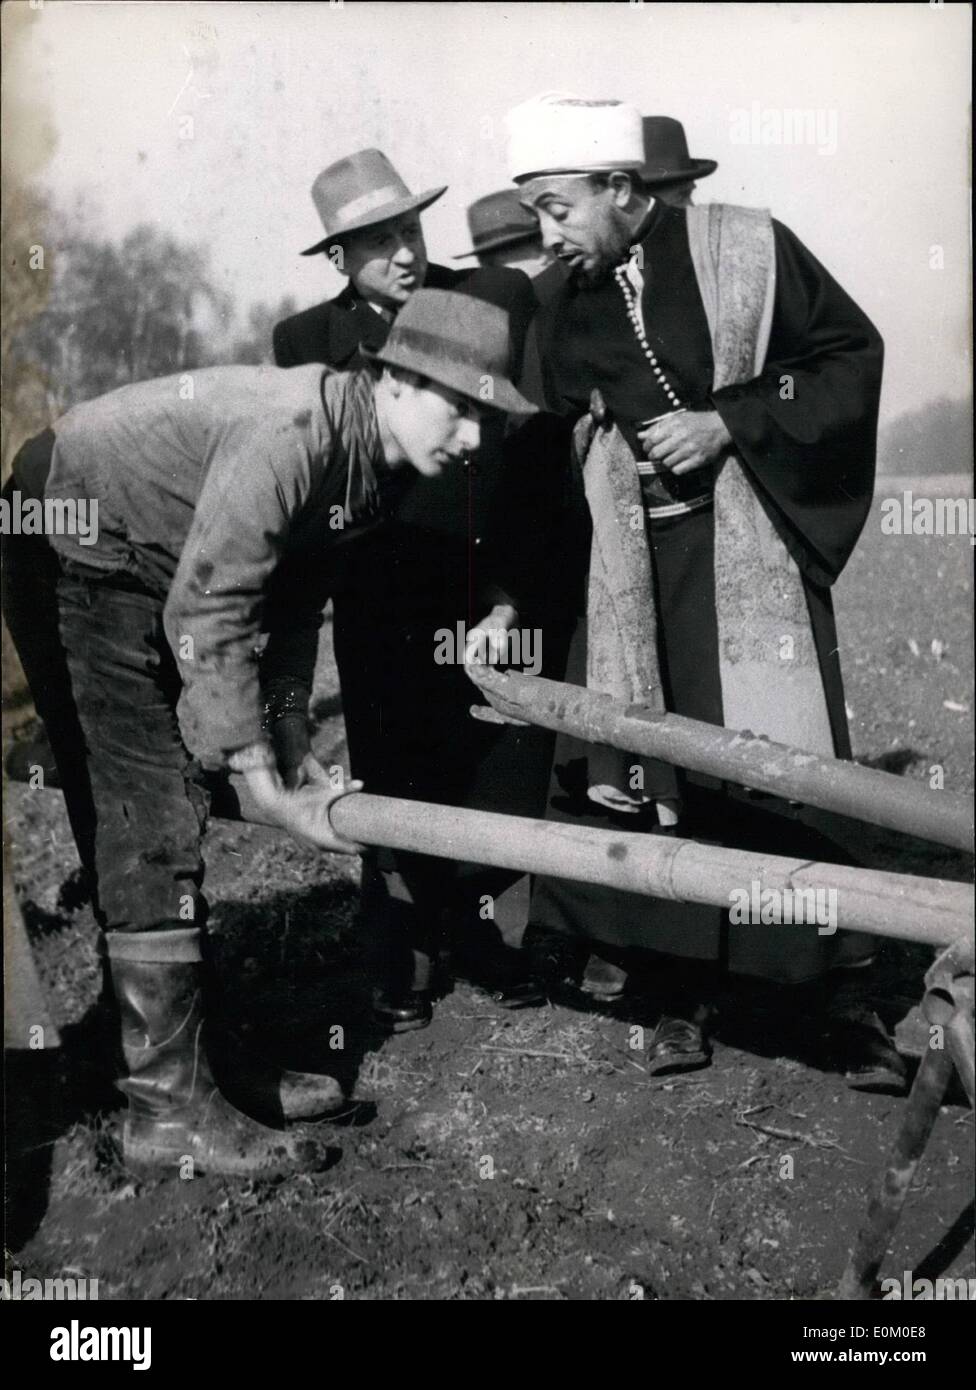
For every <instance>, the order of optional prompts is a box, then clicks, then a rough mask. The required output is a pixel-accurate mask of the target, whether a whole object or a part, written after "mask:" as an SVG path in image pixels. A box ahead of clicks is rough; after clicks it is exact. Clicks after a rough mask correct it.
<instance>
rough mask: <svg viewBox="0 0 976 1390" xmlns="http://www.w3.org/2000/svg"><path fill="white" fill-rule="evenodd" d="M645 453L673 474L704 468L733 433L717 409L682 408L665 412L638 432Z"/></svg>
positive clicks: (726, 445) (730, 441) (725, 445)
mask: <svg viewBox="0 0 976 1390" xmlns="http://www.w3.org/2000/svg"><path fill="white" fill-rule="evenodd" d="M637 438H638V439H639V440H640V442H641V445H642V447H643V449H644V453H645V454H646V455H647V457H648V458H649V459H653V460H654V462H655V463H662V464H664V466H665V468H667V469H668V471H669V472H671V473H674V474H675V475H680V474H682V473H691V472H693V471H694V470H695V469H696V468H707V467H708V465H709V464H710V463H714V462H715V460H716V459H717V458H718V457H719V455H720V454H721V452H722V450H723V449H726V448H727V447H728V446H729V445H730V444H731V443H732V436H731V435H730V434H729V432H728V430H727V429H726V428H725V422H724V421H723V419H722V417H721V415H719V413H718V411H717V410H701V411H698V410H695V411H690V410H685V411H676V412H675V413H674V414H673V415H666V416H665V417H664V419H663V420H657V421H655V423H654V424H653V425H648V427H647V429H646V430H643V431H642V432H641V433H639V434H638V436H637Z"/></svg>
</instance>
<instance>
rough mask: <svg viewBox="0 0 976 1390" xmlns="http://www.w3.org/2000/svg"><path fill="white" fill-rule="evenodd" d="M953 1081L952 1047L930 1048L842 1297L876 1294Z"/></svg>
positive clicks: (842, 1285)
mask: <svg viewBox="0 0 976 1390" xmlns="http://www.w3.org/2000/svg"><path fill="white" fill-rule="evenodd" d="M951 1079H952V1058H951V1056H950V1055H949V1052H948V1050H946V1049H945V1048H943V1049H938V1048H932V1047H927V1048H926V1049H925V1056H924V1057H923V1058H922V1061H921V1065H920V1066H919V1069H918V1072H917V1074H916V1077H915V1081H914V1083H913V1085H912V1089H911V1092H910V1094H909V1097H908V1100H907V1101H906V1102H905V1109H904V1111H903V1113H902V1122H901V1126H900V1127H899V1130H898V1137H897V1139H896V1140H895V1145H894V1149H893V1151H892V1154H891V1158H890V1159H889V1161H888V1166H887V1168H886V1169H885V1171H884V1173H883V1174H882V1177H881V1181H880V1183H879V1184H878V1186H877V1188H876V1189H875V1191H874V1192H873V1194H872V1196H871V1200H870V1202H869V1204H868V1212H867V1217H866V1219H865V1223H864V1225H863V1226H862V1228H861V1230H860V1231H859V1232H858V1236H857V1241H856V1243H855V1245H854V1249H853V1251H852V1252H851V1258H850V1260H849V1262H848V1265H847V1268H846V1269H845V1270H844V1273H843V1276H842V1278H841V1281H840V1284H839V1285H838V1288H837V1298H839V1299H858V1300H861V1299H869V1298H870V1297H871V1296H872V1293H873V1291H874V1284H875V1280H876V1279H877V1277H878V1271H879V1270H880V1268H881V1262H882V1260H883V1259H884V1257H885V1255H886V1254H887V1251H888V1246H889V1245H890V1244H891V1237H892V1234H893V1232H894V1229H895V1227H896V1226H897V1224H898V1218H899V1216H901V1211H902V1207H903V1206H904V1205H905V1198H906V1197H907V1196H908V1191H909V1188H910V1187H911V1185H912V1179H913V1178H914V1177H915V1170H916V1169H917V1167H918V1165H919V1161H920V1160H921V1157H922V1154H923V1153H924V1152H925V1145H926V1144H927V1143H928V1141H929V1137H930V1136H931V1133H932V1130H933V1128H934V1126H935V1122H936V1120H937V1119H938V1117H939V1107H940V1106H941V1105H942V1101H943V1099H944V1097H945V1093H946V1090H947V1088H948V1085H949V1082H950V1080H951Z"/></svg>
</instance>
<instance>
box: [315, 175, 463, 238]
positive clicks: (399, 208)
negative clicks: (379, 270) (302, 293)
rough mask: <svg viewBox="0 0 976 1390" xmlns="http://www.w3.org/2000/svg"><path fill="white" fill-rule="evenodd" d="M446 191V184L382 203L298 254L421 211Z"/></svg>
mask: <svg viewBox="0 0 976 1390" xmlns="http://www.w3.org/2000/svg"><path fill="white" fill-rule="evenodd" d="M446 192H447V184H445V185H444V187H443V188H428V189H427V191H426V192H425V193H418V194H416V195H414V194H411V196H410V197H409V198H395V199H394V200H393V201H392V202H390V203H383V204H382V206H381V207H378V208H374V209H373V210H372V212H367V213H364V214H363V216H362V217H356V218H354V219H353V220H352V221H351V222H350V223H348V224H347V225H346V226H345V227H342V228H341V229H340V230H339V231H336V232H332V233H331V235H329V236H327V237H323V238H322V240H321V241H317V242H316V243H315V245H314V246H309V247H308V248H307V250H305V251H302V252H300V253H299V254H300V255H302V256H316V255H318V253H319V252H320V251H327V250H328V249H329V247H330V246H334V245H335V244H336V242H337V241H341V240H342V238H343V237H344V236H346V235H348V233H349V232H358V231H359V230H360V229H361V228H363V227H374V226H375V225H376V224H377V223H378V222H389V221H390V219H391V218H393V217H402V216H403V214H404V213H405V212H422V211H423V210H424V208H429V207H430V205H431V203H436V202H437V199H438V198H440V197H441V196H442V195H443V194H444V193H446Z"/></svg>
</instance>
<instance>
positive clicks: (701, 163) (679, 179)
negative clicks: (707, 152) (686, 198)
mask: <svg viewBox="0 0 976 1390" xmlns="http://www.w3.org/2000/svg"><path fill="white" fill-rule="evenodd" d="M717 168H718V160H716V159H692V160H690V161H689V163H688V164H687V165H686V166H685V167H684V168H683V169H647V168H644V169H638V171H637V172H638V173H639V174H640V176H641V178H642V179H643V180H644V182H645V183H646V184H649V185H650V186H651V187H653V186H654V185H655V184H657V185H659V186H660V187H662V188H666V187H667V185H668V184H671V183H690V182H693V181H694V180H695V179H705V178H707V177H708V175H709V174H714V173H715V170H716V169H717Z"/></svg>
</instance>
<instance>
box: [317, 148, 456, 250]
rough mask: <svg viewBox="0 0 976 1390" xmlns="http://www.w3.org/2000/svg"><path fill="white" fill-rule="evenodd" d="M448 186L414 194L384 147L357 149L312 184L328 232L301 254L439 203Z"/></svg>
mask: <svg viewBox="0 0 976 1390" xmlns="http://www.w3.org/2000/svg"><path fill="white" fill-rule="evenodd" d="M446 189H447V184H444V186H443V187H442V188H428V189H427V190H426V192H424V193H411V192H410V189H409V188H408V187H407V185H406V184H405V183H404V182H403V179H401V177H400V175H399V174H398V173H397V171H396V170H395V169H394V167H393V165H392V164H391V163H390V161H389V160H388V159H387V157H386V155H385V154H383V152H382V150H357V151H356V153H355V154H350V155H347V156H346V158H345V159H339V160H337V161H336V162H335V164H330V165H329V167H328V168H327V169H323V170H322V172H321V174H319V176H318V178H317V179H316V180H315V182H314V183H313V184H312V202H313V203H314V204H315V208H316V211H317V212H318V215H319V217H320V218H321V219H322V226H323V227H324V228H325V233H326V234H325V236H324V238H323V239H322V240H321V241H317V242H316V243H315V245H314V246H309V247H308V249H307V250H305V251H303V252H302V255H303V256H314V255H315V254H316V253H317V252H319V251H325V250H326V249H327V248H328V247H329V246H330V245H331V244H332V243H333V242H334V241H335V240H336V238H337V237H341V236H343V235H345V233H346V232H355V231H358V230H359V228H360V227H370V226H372V225H373V224H374V223H376V222H386V221H387V219H388V218H390V217H399V216H400V215H401V213H404V212H419V210H420V209H421V208H426V207H429V206H430V204H431V203H433V202H436V200H437V199H438V198H439V197H440V196H441V194H442V193H444V192H445V191H446Z"/></svg>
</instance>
